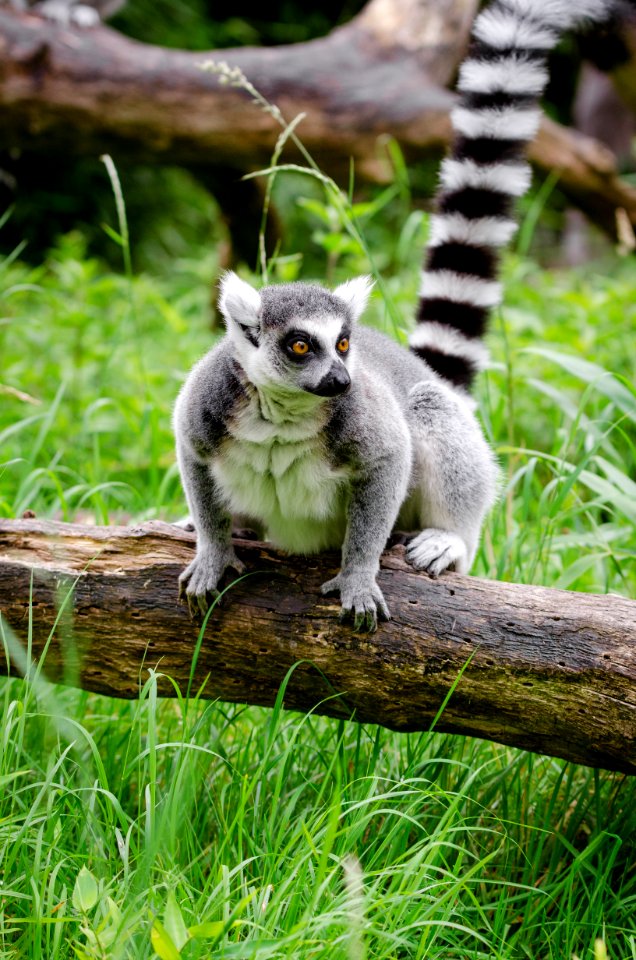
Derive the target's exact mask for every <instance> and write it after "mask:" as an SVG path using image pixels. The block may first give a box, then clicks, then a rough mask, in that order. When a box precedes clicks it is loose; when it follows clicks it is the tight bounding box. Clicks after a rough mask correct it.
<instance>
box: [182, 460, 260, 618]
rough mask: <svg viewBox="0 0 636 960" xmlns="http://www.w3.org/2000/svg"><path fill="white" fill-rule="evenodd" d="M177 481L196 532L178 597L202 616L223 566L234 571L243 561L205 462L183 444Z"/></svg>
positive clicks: (193, 612) (216, 595)
mask: <svg viewBox="0 0 636 960" xmlns="http://www.w3.org/2000/svg"><path fill="white" fill-rule="evenodd" d="M177 456H178V459H179V469H180V471H181V480H182V483H183V488H184V490H185V494H186V499H187V501H188V507H189V508H190V514H191V516H192V520H193V521H194V524H195V527H196V531H197V553H196V556H195V558H194V560H193V561H192V563H191V564H190V565H189V566H187V567H186V568H185V570H184V571H183V573H182V574H181V576H180V577H179V597H180V598H183V597H185V599H186V600H187V602H188V609H189V610H190V614H191V616H194V615H195V614H196V613H197V612H198V613H200V614H201V615H204V614H205V613H206V612H207V609H208V599H209V598H210V597H211V598H215V597H218V595H219V591H218V589H217V587H218V582H219V580H220V579H221V577H222V575H223V571H224V570H225V569H226V567H232V568H233V569H234V570H236V571H237V572H238V573H242V572H243V570H244V569H245V566H244V564H243V563H242V562H241V561H240V560H239V559H238V557H237V556H236V554H235V553H234V548H233V546H232V542H231V539H230V538H231V532H232V517H231V515H230V513H229V511H228V510H227V508H226V507H225V505H224V504H223V502H222V501H221V498H220V496H219V493H218V490H217V487H216V483H215V481H214V478H213V477H212V476H211V474H210V469H209V467H208V465H207V464H206V463H205V462H202V461H200V460H199V459H197V457H196V456H195V455H194V454H193V453H191V452H190V451H189V450H187V449H185V445H180V444H178V445H177Z"/></svg>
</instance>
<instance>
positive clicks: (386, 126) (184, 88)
mask: <svg viewBox="0 0 636 960" xmlns="http://www.w3.org/2000/svg"><path fill="white" fill-rule="evenodd" d="M473 8H474V3H473V0H446V2H445V3H440V0H435V2H433V0H409V3H408V4H405V5H404V7H403V9H402V8H401V7H400V6H399V5H396V3H395V0H372V2H371V3H370V4H369V5H368V7H366V8H365V10H363V11H362V13H361V14H359V16H358V17H356V18H355V19H354V20H353V21H351V23H349V24H347V25H346V26H344V27H340V28H338V29H336V30H334V31H333V32H332V33H331V34H329V35H328V36H327V37H324V38H322V39H319V40H312V41H310V42H307V43H299V44H291V45H289V46H283V47H270V48H249V47H244V48H240V49H235V50H223V51H220V52H219V53H217V54H216V57H217V58H218V59H221V60H225V61H227V62H228V63H230V64H231V65H232V66H238V67H240V69H241V70H242V71H243V72H244V73H245V74H246V75H247V77H248V78H249V79H250V81H251V82H252V83H253V84H254V85H255V86H256V87H257V88H258V89H259V90H260V92H261V93H262V94H264V96H265V97H267V98H268V99H269V100H271V101H273V102H274V103H276V104H277V105H278V106H279V107H280V108H281V110H282V112H283V114H284V116H285V117H286V118H287V119H288V120H292V119H293V118H294V117H296V116H297V115H298V114H299V113H301V112H305V113H306V117H305V119H304V120H303V121H302V123H301V125H300V127H299V128H298V133H299V135H300V137H301V139H302V140H303V142H304V143H305V145H306V147H307V148H308V149H309V151H310V152H311V153H312V155H313V156H314V158H315V160H316V161H317V162H318V164H319V165H320V166H321V168H322V169H323V170H324V171H325V172H326V173H328V174H330V175H331V176H333V177H335V178H336V179H337V180H338V181H339V182H340V183H343V184H346V183H348V178H349V162H350V158H353V160H354V161H355V165H356V166H355V169H356V177H357V180H358V182H359V181H364V180H368V181H375V182H385V181H386V180H387V179H390V177H391V176H392V171H391V170H390V168H389V165H388V163H387V162H386V160H385V158H383V157H382V156H381V155H379V153H378V138H379V137H381V136H382V135H385V134H387V133H388V134H390V135H391V136H393V137H394V138H395V139H396V140H397V142H398V143H399V144H400V147H401V148H402V150H403V152H404V155H405V158H406V160H407V162H412V161H415V160H421V159H422V157H424V156H426V155H427V154H429V155H430V154H439V153H441V152H442V151H443V149H444V148H445V147H446V145H447V143H448V139H449V136H450V122H449V110H450V108H451V106H452V103H453V95H452V94H451V93H450V92H449V91H448V90H447V89H446V85H447V84H448V83H449V82H450V81H451V80H452V77H453V75H454V72H455V70H456V67H457V64H458V62H459V60H460V59H461V56H462V54H463V52H464V49H465V45H466V38H467V33H468V29H469V24H470V21H471V18H472V15H473V13H474V9H473ZM442 14H443V15H442ZM429 21H430V22H431V23H434V24H437V26H436V28H435V30H434V31H433V30H431V29H429V28H428V27H427V24H429ZM442 23H443V24H445V27H443V28H442V26H441V24H442ZM409 26H410V27H411V28H412V29H411V30H410V31H409V29H408V28H409ZM409 36H410V37H411V42H410V43H409V42H408V38H409ZM433 37H436V38H437V42H433V39H432V38H433ZM440 38H441V39H440ZM210 56H215V55H214V54H209V55H204V54H201V53H192V52H185V51H180V50H169V49H163V48H160V47H154V46H151V45H148V44H142V43H138V42H135V41H133V40H130V39H128V38H126V37H124V36H122V35H120V34H118V33H116V32H115V31H113V30H110V29H109V28H107V27H99V28H97V29H94V30H85V31H77V30H68V29H63V28H60V27H55V26H52V25H51V24H50V23H47V22H45V21H43V20H41V19H39V18H37V17H35V16H30V15H28V14H24V15H17V14H15V13H13V12H11V11H9V10H7V9H6V8H3V7H0V120H1V123H0V149H15V148H21V149H24V150H29V151H36V152H40V153H47V154H50V153H51V152H54V153H58V154H60V153H61V154H69V153H70V154H72V155H78V154H79V155H82V154H83V155H86V154H89V155H93V156H97V155H99V154H100V153H103V152H109V153H112V154H113V155H114V156H115V157H116V159H118V160H119V159H122V158H125V159H126V160H133V161H141V162H148V161H151V162H162V163H173V164H174V163H176V164H181V165H184V166H190V167H198V168H199V169H200V168H201V166H202V165H205V164H210V165H214V166H226V167H231V168H232V169H235V170H236V171H237V175H238V174H239V173H240V172H241V171H242V172H247V171H249V170H253V169H255V168H257V167H263V166H267V165H268V163H269V160H270V157H271V154H272V150H273V148H274V144H275V141H276V138H277V136H278V135H279V133H280V127H279V126H278V125H277V123H276V122H275V120H274V119H273V118H272V117H271V116H270V115H269V114H267V113H265V112H263V111H262V110H259V109H258V108H257V107H256V106H255V105H254V104H253V103H252V101H251V99H250V98H249V96H247V95H246V94H245V92H244V91H242V90H236V89H232V88H229V87H227V86H220V85H219V83H218V79H217V77H215V76H213V75H211V74H209V73H204V72H202V71H201V70H200V69H199V66H200V64H201V63H203V62H204V61H205V60H206V59H209V57H210ZM289 150H291V147H290V148H289ZM290 157H291V159H295V157H294V156H293V154H290ZM531 159H532V161H533V162H534V163H536V164H537V165H538V166H540V167H542V168H543V169H544V170H557V171H559V173H560V174H561V181H560V184H561V186H562V187H563V189H564V190H565V191H566V192H567V193H568V194H569V195H570V196H571V197H572V198H573V199H574V200H575V202H576V203H577V204H579V205H580V206H581V207H582V208H583V209H585V210H586V211H587V212H588V213H589V215H590V216H592V217H593V218H594V219H595V220H596V221H597V222H598V223H599V224H600V225H601V226H602V227H603V228H604V229H605V230H606V231H607V232H608V233H609V234H610V235H611V236H612V237H613V238H616V236H617V232H616V215H617V214H616V212H617V210H624V211H625V213H624V214H621V216H622V217H623V219H624V218H625V217H626V218H627V220H628V221H629V222H631V224H632V225H633V226H635V227H636V190H635V189H634V188H633V187H632V186H630V185H629V184H628V183H627V182H626V181H624V180H622V179H621V178H620V177H619V176H618V174H617V172H616V164H615V161H614V157H613V154H612V153H611V151H609V150H607V148H604V147H602V146H601V145H600V144H598V143H597V142H596V141H594V140H592V139H590V138H586V137H583V136H582V135H580V134H577V133H576V132H574V131H571V130H569V129H568V128H564V127H559V126H558V125H556V124H554V123H548V122H546V123H544V124H543V126H542V129H541V133H540V136H539V138H538V140H537V141H536V143H535V144H534V145H533V147H532V149H531Z"/></svg>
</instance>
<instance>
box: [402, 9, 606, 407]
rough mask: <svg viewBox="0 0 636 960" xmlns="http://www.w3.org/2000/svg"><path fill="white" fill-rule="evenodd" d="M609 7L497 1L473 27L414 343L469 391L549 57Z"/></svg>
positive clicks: (524, 176)
mask: <svg viewBox="0 0 636 960" xmlns="http://www.w3.org/2000/svg"><path fill="white" fill-rule="evenodd" d="M610 3H611V0H494V2H493V3H491V4H490V5H489V7H488V8H487V9H486V10H484V11H483V12H482V13H480V15H479V16H478V17H477V19H476V21H475V24H474V27H473V42H472V45H471V49H470V51H469V53H468V57H467V59H466V60H465V61H464V63H463V64H462V66H461V69H460V73H459V82H458V89H459V92H460V99H459V103H458V105H457V107H456V108H455V109H454V110H453V113H452V123H453V129H454V135H455V136H454V143H453V146H452V150H451V154H450V156H449V157H447V159H446V160H444V161H443V163H442V168H441V173H440V186H439V188H438V195H437V212H436V213H435V214H434V215H433V217H432V218H431V232H430V239H429V242H428V247H427V255H426V262H425V266H424V270H423V273H422V285H421V288H420V301H419V308H418V315H417V321H418V323H417V326H416V328H415V330H414V331H413V333H412V335H411V337H410V341H409V343H410V347H411V349H412V350H413V351H414V352H415V353H416V354H417V355H418V356H419V357H421V358H422V359H423V360H425V361H426V362H427V363H428V364H429V366H431V367H433V369H434V370H436V371H437V372H438V373H439V374H441V375H442V376H443V377H445V378H446V379H448V380H450V381H452V383H454V384H455V385H457V386H460V387H464V388H467V387H469V386H470V385H471V383H472V380H473V378H474V376H475V374H476V373H477V371H478V370H480V369H482V367H483V366H485V364H486V362H487V359H488V351H487V350H486V347H485V346H484V344H483V343H482V339H481V338H482V337H483V335H484V331H485V327H486V323H487V320H488V316H489V313H490V311H491V310H492V309H493V307H496V306H497V305H498V304H499V303H500V302H501V284H500V283H499V282H498V281H497V274H498V270H499V251H500V249H501V248H502V247H503V246H505V245H506V244H507V243H508V242H509V241H510V239H511V237H512V236H513V234H514V233H515V231H516V229H517V224H516V221H515V220H514V219H513V215H514V203H515V200H516V198H517V197H520V196H522V194H524V193H525V192H526V190H527V189H528V187H529V185H530V167H529V165H528V163H527V162H526V161H525V159H524V157H525V152H526V147H527V145H528V143H529V142H530V141H531V140H532V139H533V137H534V136H535V134H536V132H537V128H538V126H539V121H540V117H541V110H540V107H539V100H540V98H541V96H542V94H543V91H544V89H545V85H546V83H547V80H548V73H547V67H546V59H547V56H548V53H549V52H550V50H552V49H553V47H554V46H556V44H557V42H558V40H559V38H560V37H561V35H562V34H563V33H564V32H565V31H566V30H569V29H572V28H575V27H578V26H579V25H583V23H585V22H587V21H590V20H591V21H604V20H606V19H607V18H608V16H609V14H610Z"/></svg>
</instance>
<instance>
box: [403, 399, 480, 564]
mask: <svg viewBox="0 0 636 960" xmlns="http://www.w3.org/2000/svg"><path fill="white" fill-rule="evenodd" d="M409 399H410V415H411V427H412V436H413V446H414V463H415V483H416V486H415V488H414V489H413V491H412V493H411V495H410V498H409V499H410V500H411V501H412V500H413V498H415V501H416V502H415V503H412V506H414V507H415V508H416V510H417V512H418V513H419V514H420V519H421V523H422V526H423V527H424V529H423V530H422V532H421V533H419V534H418V535H417V536H416V537H414V539H413V540H411V542H410V543H409V545H408V547H407V550H406V556H407V559H408V560H409V562H410V563H412V564H413V566H414V567H415V568H416V569H417V570H426V571H427V572H428V573H429V574H430V575H431V576H434V577H437V576H439V574H440V573H442V572H443V571H444V570H447V569H449V568H452V569H454V570H456V571H457V572H458V573H467V571H468V570H469V568H470V565H471V564H472V562H473V559H474V556H475V552H476V550H477V545H478V543H479V534H480V530H481V525H482V522H483V519H484V516H485V514H486V512H487V511H488V509H489V508H490V507H491V506H492V504H493V501H494V499H495V494H496V486H497V470H496V466H495V463H494V458H493V455H492V452H491V450H490V448H489V447H488V445H487V443H486V441H485V440H484V437H483V434H482V432H481V429H480V426H479V424H478V422H477V420H476V418H475V416H474V414H473V412H472V410H471V407H470V405H469V401H468V400H464V399H463V398H462V397H460V396H458V394H457V393H456V392H455V391H454V390H452V389H451V388H450V387H447V386H445V385H444V384H442V383H431V382H422V383H419V384H417V385H416V386H415V387H414V388H413V390H412V391H411V395H410V398H409ZM418 499H419V503H418V502H417V501H418Z"/></svg>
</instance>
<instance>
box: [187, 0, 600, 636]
mask: <svg viewBox="0 0 636 960" xmlns="http://www.w3.org/2000/svg"><path fill="white" fill-rule="evenodd" d="M605 9H606V3H605V2H604V0H579V2H578V3H576V4H573V3H572V2H571V0H495V2H494V3H493V4H492V5H491V6H490V7H489V8H488V9H486V10H485V11H484V12H482V13H481V14H480V15H479V16H478V17H477V20H476V22H475V26H474V31H473V44H472V47H471V50H470V53H469V55H468V58H467V60H466V61H465V62H464V63H463V65H462V67H461V70H460V75H459V91H460V94H461V99H460V102H459V105H458V106H457V107H456V109H455V110H454V111H453V115H452V120H453V125H454V128H455V133H456V139H455V143H454V146H453V149H452V153H451V156H450V157H449V158H448V159H447V160H445V161H444V163H443V166H442V171H441V188H440V192H439V197H438V213H436V214H435V216H434V217H433V218H432V223H431V236H430V240H429V245H428V255H427V264H426V267H425V270H424V273H423V278H422V288H421V300H420V307H419V317H418V319H419V323H418V325H417V327H416V329H415V331H414V333H413V334H412V336H411V339H410V350H406V349H404V348H403V347H401V346H399V345H398V344H397V343H395V342H393V341H392V340H390V339H388V338H387V337H385V336H383V335H382V334H380V333H378V332H376V331H375V330H372V329H368V328H365V327H362V326H358V323H357V321H358V318H359V317H360V314H361V313H362V311H363V310H364V308H365V305H366V303H367V298H368V296H369V291H370V288H371V284H370V282H369V280H368V278H365V277H361V278H358V279H356V280H350V281H348V282H347V283H344V284H342V286H339V287H337V288H336V289H335V290H334V291H333V292H329V291H327V290H325V289H323V288H322V287H320V286H318V285H313V284H306V283H293V284H284V285H280V286H269V287H265V288H264V289H262V290H260V291H256V290H255V289H253V288H252V287H251V286H250V285H249V284H247V283H245V282H244V281H243V280H240V279H239V278H238V277H237V276H236V275H235V274H233V273H228V274H226V275H225V277H224V279H223V281H222V285H221V297H220V309H221V312H222V314H223V316H224V317H225V320H226V323H227V336H226V337H225V338H224V340H223V341H222V342H221V343H220V344H219V345H218V346H217V347H215V348H214V349H213V350H212V351H211V352H210V353H208V354H207V356H205V357H204V358H203V359H202V360H201V361H200V362H199V363H198V364H197V365H196V366H195V367H194V369H193V370H192V372H191V374H190V376H189V377H188V379H187V381H186V383H185V385H184V387H183V389H182V391H181V393H180V395H179V398H178V401H177V404H176V408H175V415H174V425H175V432H176V440H177V456H178V462H179V468H180V471H181V477H182V481H183V486H184V489H185V493H186V497H187V500H188V504H189V507H190V511H191V515H192V518H193V521H194V525H195V527H196V531H197V552H196V557H195V559H194V560H193V561H192V563H191V564H190V565H189V566H188V567H187V568H186V570H185V571H184V572H183V573H182V575H181V577H180V593H181V595H184V594H185V596H186V597H187V600H188V603H189V606H190V610H191V612H193V611H196V609H197V608H198V609H200V611H201V612H205V611H206V609H207V607H208V600H209V598H210V597H211V596H215V595H217V586H218V582H219V579H220V577H221V575H222V574H223V571H224V570H225V568H226V567H233V568H234V569H235V570H237V571H241V570H242V569H243V567H242V564H241V563H240V561H239V560H238V559H237V557H236V555H235V553H234V550H233V547H232V544H231V541H230V532H231V527H232V515H240V516H241V517H242V518H247V522H248V523H249V525H251V526H255V525H256V526H257V527H258V529H259V530H260V531H261V532H262V533H263V534H264V535H265V536H267V537H268V538H269V539H270V540H272V541H273V542H274V543H275V544H277V545H278V546H280V547H282V548H283V549H286V550H289V551H291V552H294V553H301V554H308V553H314V552H316V551H320V550H323V549H326V548H328V547H342V568H341V571H340V573H339V574H338V576H336V577H335V578H334V579H333V580H330V581H328V582H327V583H325V584H324V585H323V588H322V589H323V592H325V593H326V592H330V591H339V593H340V599H341V603H342V612H341V619H346V618H348V617H351V618H352V619H353V624H354V629H364V630H374V629H375V627H376V624H377V618H378V617H380V618H382V619H387V618H388V617H389V611H388V610H387V607H386V604H385V601H384V598H383V596H382V593H381V592H380V589H379V587H378V585H377V583H376V576H377V573H378V569H379V559H380V554H381V552H382V549H383V548H384V546H385V544H386V541H387V538H388V537H389V535H390V533H391V531H392V530H393V529H394V528H396V527H397V528H398V529H401V530H420V531H421V532H420V533H418V534H417V535H416V536H415V537H414V538H413V539H412V540H411V541H410V543H409V545H408V547H407V557H408V559H409V561H410V562H411V563H412V564H413V566H414V567H416V568H417V569H420V570H426V571H428V572H429V574H431V575H432V576H437V575H438V574H440V573H442V571H444V570H446V569H448V568H454V569H455V570H458V571H460V572H466V571H467V570H468V569H469V567H470V565H471V563H472V560H473V557H474V555H475V551H476V549H477V544H478V540H479V535H480V528H481V524H482V520H483V518H484V515H485V513H486V511H487V510H488V509H489V507H490V506H491V504H492V503H493V500H494V497H495V487H496V468H495V465H494V460H493V456H492V454H491V452H490V449H489V447H488V445H487V444H486V442H485V440H484V438H483V435H482V432H481V430H480V427H479V424H478V422H477V420H476V418H475V416H474V414H473V405H472V403H471V402H470V400H469V398H468V395H467V394H466V393H465V388H467V387H468V386H469V385H470V383H471V381H472V379H473V376H474V374H475V372H476V371H477V370H479V369H480V367H481V366H483V364H484V361H485V358H486V351H485V348H484V346H483V345H482V342H481V337H482V335H483V333H484V328H485V324H486V320H487V317H488V314H489V311H490V310H491V309H492V308H493V307H494V306H495V305H496V304H498V303H499V302H500V298H501V290H500V286H499V283H498V282H497V281H496V279H495V275H496V271H497V260H498V251H499V249H500V248H501V247H502V246H504V245H505V244H506V243H507V242H508V240H509V239H510V237H511V236H512V234H513V233H514V231H515V228H516V225H515V222H514V220H513V219H512V217H511V211H512V206H513V203H514V200H515V198H516V197H518V196H520V195H521V194H523V193H524V192H525V190H526V189H527V187H528V184H529V180H530V174H529V168H528V166H527V164H526V163H525V162H524V160H523V154H524V152H525V148H526V145H527V143H528V141H529V140H530V139H531V138H532V137H533V136H534V135H535V132H536V130H537V126H538V123H539V117H540V111H539V108H538V100H539V97H540V96H541V94H542V92H543V89H544V87H545V84H546V80H547V72H546V64H545V61H546V56H547V54H548V52H549V51H550V50H551V49H552V48H553V47H554V46H555V44H556V42H557V40H558V38H559V36H560V35H561V33H562V32H563V31H564V30H565V29H568V28H571V27H573V26H575V25H577V24H578V23H579V22H580V21H582V20H583V19H589V18H591V19H599V18H601V17H603V16H604V13H605Z"/></svg>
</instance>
